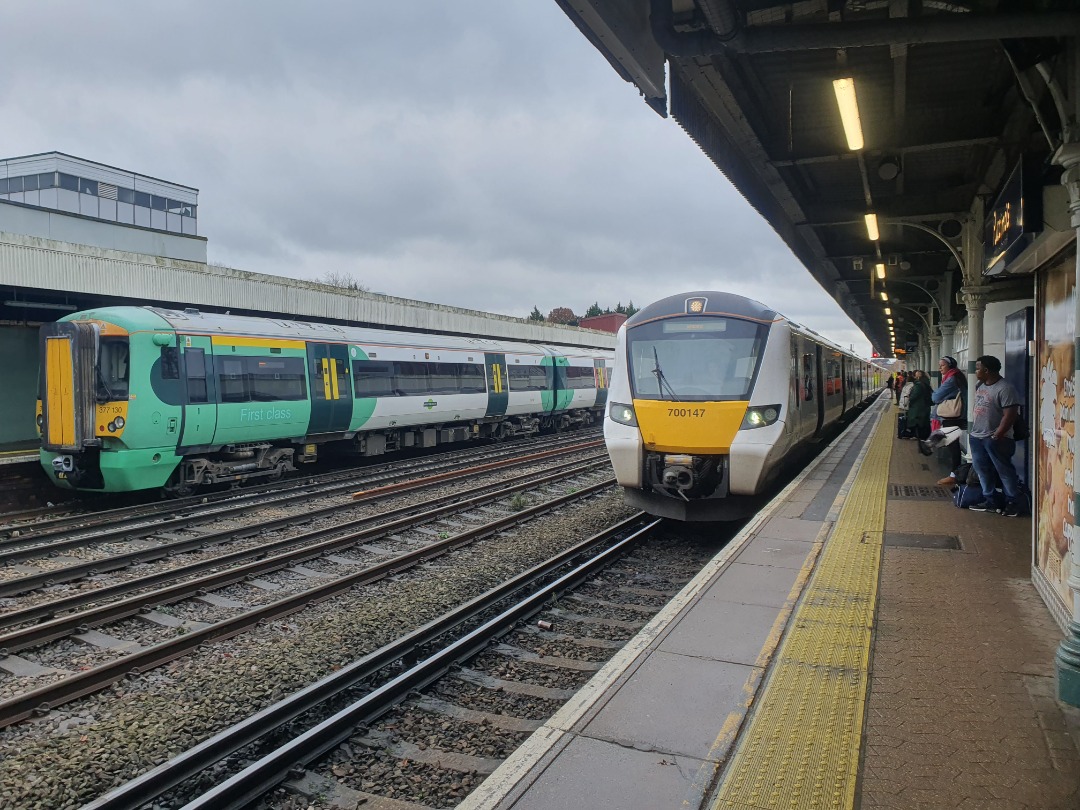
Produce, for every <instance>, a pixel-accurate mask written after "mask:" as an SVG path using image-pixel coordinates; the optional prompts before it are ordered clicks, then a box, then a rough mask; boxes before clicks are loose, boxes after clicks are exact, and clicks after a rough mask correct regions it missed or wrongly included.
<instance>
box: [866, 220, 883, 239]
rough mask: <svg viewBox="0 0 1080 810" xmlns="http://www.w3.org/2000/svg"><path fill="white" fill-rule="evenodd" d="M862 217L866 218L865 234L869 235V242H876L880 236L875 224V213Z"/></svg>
mask: <svg viewBox="0 0 1080 810" xmlns="http://www.w3.org/2000/svg"><path fill="white" fill-rule="evenodd" d="M863 219H865V220H866V235H867V236H869V237H870V241H871V242H876V241H877V240H878V239H880V238H881V233H880V231H878V226H877V214H866V215H865V216H864V217H863Z"/></svg>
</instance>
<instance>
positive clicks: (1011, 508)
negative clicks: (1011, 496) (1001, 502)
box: [999, 503, 1020, 517]
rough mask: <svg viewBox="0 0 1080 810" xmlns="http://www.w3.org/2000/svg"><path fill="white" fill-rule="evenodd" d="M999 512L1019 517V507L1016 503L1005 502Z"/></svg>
mask: <svg viewBox="0 0 1080 810" xmlns="http://www.w3.org/2000/svg"><path fill="white" fill-rule="evenodd" d="M999 514H1002V515H1004V516H1005V517H1020V507H1019V506H1018V505H1017V504H1016V503H1007V504H1005V507H1004V508H1003V509H1001V510H999Z"/></svg>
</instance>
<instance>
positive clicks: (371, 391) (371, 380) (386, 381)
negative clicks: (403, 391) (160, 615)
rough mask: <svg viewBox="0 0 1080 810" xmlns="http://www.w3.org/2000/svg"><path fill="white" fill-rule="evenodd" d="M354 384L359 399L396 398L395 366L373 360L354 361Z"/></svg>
mask: <svg viewBox="0 0 1080 810" xmlns="http://www.w3.org/2000/svg"><path fill="white" fill-rule="evenodd" d="M353 384H354V385H355V386H356V396H357V397H392V396H394V364H393V363H385V362H374V361H371V360H354V361H353Z"/></svg>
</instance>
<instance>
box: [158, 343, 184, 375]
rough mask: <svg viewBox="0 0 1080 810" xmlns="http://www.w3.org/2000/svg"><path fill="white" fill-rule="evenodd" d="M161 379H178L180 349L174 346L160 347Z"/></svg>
mask: <svg viewBox="0 0 1080 810" xmlns="http://www.w3.org/2000/svg"><path fill="white" fill-rule="evenodd" d="M161 379H163V380H179V379H180V350H179V349H178V348H176V347H175V346H162V347H161Z"/></svg>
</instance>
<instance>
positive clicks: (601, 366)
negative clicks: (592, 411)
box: [593, 358, 610, 408]
mask: <svg viewBox="0 0 1080 810" xmlns="http://www.w3.org/2000/svg"><path fill="white" fill-rule="evenodd" d="M593 369H594V371H593V376H594V377H595V383H596V401H595V402H594V403H593V407H594V408H603V407H604V406H605V405H606V404H607V388H608V380H609V379H610V371H609V370H608V367H607V364H606V361H605V360H604V359H603V358H600V359H598V360H593Z"/></svg>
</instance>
